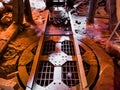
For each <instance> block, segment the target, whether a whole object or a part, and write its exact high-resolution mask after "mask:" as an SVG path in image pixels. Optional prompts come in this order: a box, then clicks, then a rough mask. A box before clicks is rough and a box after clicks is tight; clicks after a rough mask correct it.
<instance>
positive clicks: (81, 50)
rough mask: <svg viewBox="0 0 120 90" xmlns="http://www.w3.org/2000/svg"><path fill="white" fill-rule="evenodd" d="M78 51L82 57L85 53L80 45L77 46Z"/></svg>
mask: <svg viewBox="0 0 120 90" xmlns="http://www.w3.org/2000/svg"><path fill="white" fill-rule="evenodd" d="M79 49H80V53H81V55H83V54H84V53H85V52H86V51H85V49H84V48H83V47H81V46H80V45H79Z"/></svg>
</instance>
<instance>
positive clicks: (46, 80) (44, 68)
mask: <svg viewBox="0 0 120 90" xmlns="http://www.w3.org/2000/svg"><path fill="white" fill-rule="evenodd" d="M53 73H54V66H53V65H52V64H51V63H50V62H49V61H41V62H40V64H39V66H38V70H37V78H36V83H37V84H38V85H40V86H43V87H46V86H47V85H49V84H50V83H51V82H52V81H53Z"/></svg>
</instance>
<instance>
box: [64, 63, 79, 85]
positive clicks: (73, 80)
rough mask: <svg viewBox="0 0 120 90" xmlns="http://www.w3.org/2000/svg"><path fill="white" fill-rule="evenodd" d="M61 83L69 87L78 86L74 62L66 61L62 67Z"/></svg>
mask: <svg viewBox="0 0 120 90" xmlns="http://www.w3.org/2000/svg"><path fill="white" fill-rule="evenodd" d="M62 81H63V82H64V83H65V84H66V85H67V86H69V87H72V86H75V85H77V84H79V77H78V71H77V66H76V61H67V62H66V63H65V64H64V65H63V66H62Z"/></svg>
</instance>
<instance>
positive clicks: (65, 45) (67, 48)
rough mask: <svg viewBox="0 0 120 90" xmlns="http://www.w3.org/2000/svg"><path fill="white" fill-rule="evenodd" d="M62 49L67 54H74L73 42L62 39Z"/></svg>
mask: <svg viewBox="0 0 120 90" xmlns="http://www.w3.org/2000/svg"><path fill="white" fill-rule="evenodd" d="M62 51H63V52H64V53H66V54H67V55H75V51H74V45H73V42H72V41H68V40H65V41H63V42H62Z"/></svg>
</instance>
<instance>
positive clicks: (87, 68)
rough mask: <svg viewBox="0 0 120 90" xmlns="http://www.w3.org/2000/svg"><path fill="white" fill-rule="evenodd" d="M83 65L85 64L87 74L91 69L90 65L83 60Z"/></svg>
mask: <svg viewBox="0 0 120 90" xmlns="http://www.w3.org/2000/svg"><path fill="white" fill-rule="evenodd" d="M83 66H84V70H85V75H86V76H87V75H88V72H89V70H90V65H89V64H88V63H86V62H84V61H83Z"/></svg>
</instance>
